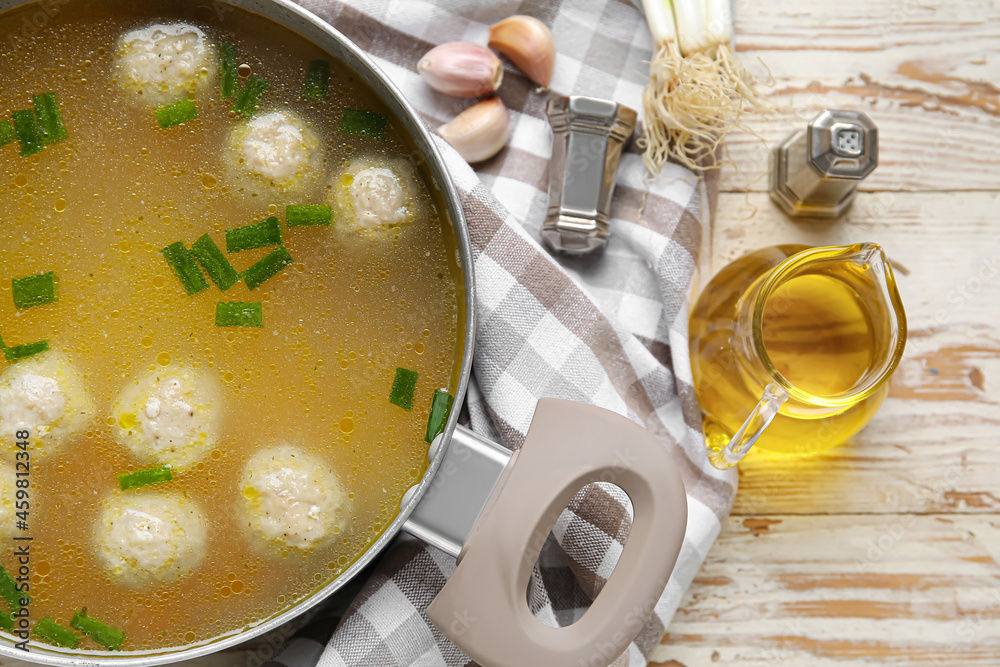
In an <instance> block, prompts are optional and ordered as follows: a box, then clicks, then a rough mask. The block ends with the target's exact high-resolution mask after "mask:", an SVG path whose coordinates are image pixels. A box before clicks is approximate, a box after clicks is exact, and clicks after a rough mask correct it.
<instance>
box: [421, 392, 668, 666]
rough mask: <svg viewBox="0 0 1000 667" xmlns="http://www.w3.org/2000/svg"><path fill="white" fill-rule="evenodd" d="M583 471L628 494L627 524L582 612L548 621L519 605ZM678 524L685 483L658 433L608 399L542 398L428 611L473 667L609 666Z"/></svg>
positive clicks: (648, 594) (663, 568)
mask: <svg viewBox="0 0 1000 667" xmlns="http://www.w3.org/2000/svg"><path fill="white" fill-rule="evenodd" d="M591 482H610V483H612V484H616V485H617V486H619V487H620V488H621V489H622V490H623V491H625V493H627V494H628V496H629V498H630V499H631V501H632V505H633V508H634V510H635V517H634V521H633V524H632V530H631V532H630V534H629V536H628V541H627V543H626V545H625V548H624V550H623V552H622V554H621V557H620V559H619V561H618V565H617V566H616V567H615V569H614V572H613V573H612V575H611V578H610V579H608V581H607V584H606V585H605V586H604V589H603V590H602V592H601V594H600V595H598V596H597V599H596V600H594V603H593V604H592V605H591V607H590V609H589V610H588V611H587V612H586V613H585V614H584V615H583V618H581V619H580V620H579V621H577V622H576V623H574V624H573V625H570V626H568V627H565V628H553V627H549V626H547V625H544V624H542V623H541V622H540V621H538V620H537V619H536V618H535V617H534V615H532V613H531V610H530V609H529V608H528V603H527V599H526V592H527V589H528V583H529V581H530V579H531V574H532V569H533V567H534V565H535V562H536V561H537V560H538V555H539V553H540V552H541V549H542V546H543V545H544V543H545V541H546V539H547V537H548V535H549V533H550V532H551V531H552V528H553V527H554V526H555V523H556V520H557V519H558V518H559V515H560V514H561V513H562V511H563V509H564V508H565V507H566V506H567V505H568V504H569V501H570V500H571V499H572V497H573V496H574V495H575V494H576V493H577V491H579V490H580V489H581V488H582V487H583V486H585V485H587V484H590V483H591ZM686 525H687V497H686V495H685V492H684V484H683V482H682V481H681V477H680V474H679V473H678V471H677V468H676V467H675V465H674V462H673V459H672V458H671V456H670V454H669V453H668V452H667V450H666V448H665V447H664V446H663V444H662V443H660V442H658V441H657V440H656V439H655V438H654V437H653V436H652V435H651V434H650V433H648V432H647V431H646V430H645V429H643V428H642V427H641V426H639V425H638V424H635V423H634V422H632V421H631V420H629V419H627V418H625V417H622V416H621V415H618V414H616V413H613V412H610V411H608V410H604V409H601V408H597V407H594V406H592V405H585V404H583V403H575V402H572V401H564V400H558V399H552V398H546V399H542V400H540V401H539V402H538V407H537V409H536V410H535V416H534V418H533V419H532V422H531V427H530V429H529V430H528V434H527V436H526V437H525V440H524V445H523V446H522V447H521V449H520V450H518V452H517V453H516V454H515V455H514V457H513V459H512V460H511V463H510V465H508V466H507V468H506V469H505V470H504V473H503V476H502V477H501V478H500V481H499V482H497V485H496V487H495V488H494V490H493V494H492V495H491V496H490V499H489V501H488V502H487V504H486V507H485V508H484V509H483V511H482V513H481V514H480V516H479V520H478V522H477V523H476V526H475V528H474V529H473V531H472V534H471V535H470V536H469V539H468V541H467V542H466V544H465V547H464V548H463V549H462V553H461V555H460V556H459V560H458V567H457V568H456V569H455V572H454V574H452V576H451V578H450V579H449V580H448V582H447V583H446V584H445V586H444V588H443V589H442V590H441V592H440V593H439V594H438V596H437V597H436V598H435V599H434V601H433V602H432V603H431V605H430V606H429V607H428V608H427V617H428V618H429V619H430V620H431V621H432V622H433V623H434V624H435V625H436V626H437V627H438V628H439V629H440V630H441V632H443V633H444V634H445V635H446V636H447V637H448V638H449V639H450V640H451V641H452V642H454V643H455V644H456V645H457V646H458V647H459V648H460V649H462V650H463V651H464V652H465V653H466V654H467V655H468V656H469V657H471V658H472V659H473V660H475V661H477V662H479V663H480V664H482V665H484V667H524V665H546V667H563V666H565V667H579V666H580V665H587V666H588V667H589V666H592V665H598V666H599V665H608V664H610V663H611V662H612V661H614V660H615V658H617V657H618V656H619V655H621V654H622V653H624V652H625V651H626V650H627V649H628V645H629V644H630V643H631V642H632V640H633V639H635V637H636V635H638V633H639V631H640V630H641V629H642V627H643V626H644V625H645V623H646V621H647V620H648V618H649V615H650V613H652V611H653V607H654V605H655V604H656V602H657V601H658V600H659V598H660V595H661V594H662V592H663V589H664V588H665V587H666V585H667V580H668V579H669V577H670V573H671V572H672V571H673V568H674V563H675V562H676V560H677V555H678V554H679V553H680V549H681V544H682V543H683V541H684V530H685V528H686Z"/></svg>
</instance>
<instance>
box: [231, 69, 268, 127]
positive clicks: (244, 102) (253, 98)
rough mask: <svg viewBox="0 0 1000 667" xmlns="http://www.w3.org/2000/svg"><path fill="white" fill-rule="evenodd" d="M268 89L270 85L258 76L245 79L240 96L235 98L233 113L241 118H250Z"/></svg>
mask: <svg viewBox="0 0 1000 667" xmlns="http://www.w3.org/2000/svg"><path fill="white" fill-rule="evenodd" d="M270 87H271V84H269V83H268V82H267V81H265V80H264V79H262V78H260V77H259V76H256V75H254V76H251V77H250V78H249V79H247V82H246V84H244V86H243V90H242V91H240V96H239V97H237V98H236V104H234V105H233V111H235V112H236V113H238V114H239V115H241V116H244V117H246V118H250V117H251V116H253V115H254V113H255V112H256V111H257V106H258V105H259V104H260V101H261V99H263V97H264V93H265V92H267V89H268V88H270Z"/></svg>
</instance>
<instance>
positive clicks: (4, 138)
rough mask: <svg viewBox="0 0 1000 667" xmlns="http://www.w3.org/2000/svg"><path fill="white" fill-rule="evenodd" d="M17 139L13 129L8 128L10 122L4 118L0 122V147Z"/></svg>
mask: <svg viewBox="0 0 1000 667" xmlns="http://www.w3.org/2000/svg"><path fill="white" fill-rule="evenodd" d="M15 139H17V135H16V134H14V128H13V127H11V126H10V121H9V120H7V119H6V118H5V119H4V120H2V121H0V146H6V145H7V144H9V143H10V142H12V141H14V140H15Z"/></svg>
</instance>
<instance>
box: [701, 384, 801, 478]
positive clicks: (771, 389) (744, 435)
mask: <svg viewBox="0 0 1000 667" xmlns="http://www.w3.org/2000/svg"><path fill="white" fill-rule="evenodd" d="M787 400H788V392H786V391H785V390H784V388H783V387H781V386H780V385H778V384H776V383H774V382H772V383H770V384H769V385H767V386H766V387H764V396H763V397H761V399H760V401H759V402H758V403H757V406H756V407H755V408H754V409H753V412H751V413H750V416H749V417H747V420H746V421H745V422H743V426H741V427H740V430H739V431H737V432H736V435H734V436H733V437H732V439H731V440H730V441H729V444H728V445H726V446H725V447H723V448H722V449H720V450H719V451H717V452H709V454H708V460H709V461H711V463H712V465H713V466H715V467H716V468H718V469H719V470H727V469H729V468H732V467H733V466H735V465H736V464H737V463H739V462H740V461H741V460H742V459H743V457H744V456H746V455H747V452H749V451H750V448H751V447H753V446H754V443H756V442H757V439H758V438H760V436H761V435H762V434H763V433H764V429H766V428H767V427H768V426H769V425H770V424H771V421H772V420H773V419H774V416H775V415H776V414H778V410H780V409H781V406H782V405H783V404H784V403H785V401H787Z"/></svg>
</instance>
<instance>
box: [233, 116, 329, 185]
mask: <svg viewBox="0 0 1000 667" xmlns="http://www.w3.org/2000/svg"><path fill="white" fill-rule="evenodd" d="M321 161H322V152H321V151H320V144H319V139H317V138H316V135H315V134H314V133H313V131H312V130H310V129H309V128H308V127H306V124H305V122H303V120H302V119H301V118H299V117H298V116H296V115H295V114H293V113H291V112H288V111H275V112H272V113H269V114H266V115H264V116H260V117H258V118H254V119H253V120H250V121H247V122H245V123H242V124H240V125H238V126H236V127H235V128H234V129H233V132H232V136H231V138H230V151H229V162H230V170H231V171H234V172H235V173H236V176H237V180H241V179H243V180H245V179H249V184H250V185H251V189H254V188H253V187H252V186H260V185H263V186H266V187H269V188H276V189H278V190H287V191H293V192H299V191H302V190H303V189H305V188H306V187H307V186H309V185H311V184H314V183H315V182H316V178H317V176H318V174H319V171H320V168H321V164H320V163H321Z"/></svg>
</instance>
